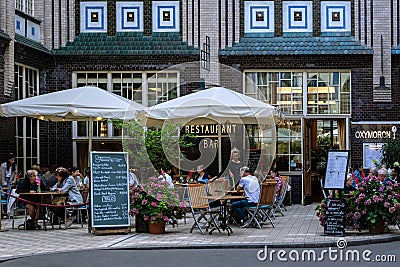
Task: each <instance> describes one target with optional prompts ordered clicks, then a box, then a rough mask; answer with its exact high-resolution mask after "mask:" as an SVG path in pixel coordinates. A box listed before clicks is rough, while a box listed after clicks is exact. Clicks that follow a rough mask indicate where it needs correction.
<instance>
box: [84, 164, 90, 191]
mask: <svg viewBox="0 0 400 267" xmlns="http://www.w3.org/2000/svg"><path fill="white" fill-rule="evenodd" d="M83 186H84V187H90V168H87V169H86V171H85V179H83Z"/></svg>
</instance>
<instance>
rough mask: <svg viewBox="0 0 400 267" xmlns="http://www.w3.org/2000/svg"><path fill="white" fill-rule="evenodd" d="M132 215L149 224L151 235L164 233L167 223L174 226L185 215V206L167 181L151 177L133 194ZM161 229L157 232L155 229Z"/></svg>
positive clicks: (134, 190)
mask: <svg viewBox="0 0 400 267" xmlns="http://www.w3.org/2000/svg"><path fill="white" fill-rule="evenodd" d="M131 196H132V202H131V214H132V215H135V216H136V218H140V217H141V218H143V220H144V221H145V222H148V223H149V232H150V233H155V234H158V233H164V231H165V223H171V224H172V225H174V224H175V223H176V220H177V219H181V218H182V217H183V215H184V214H185V211H186V209H185V204H184V203H183V202H180V201H179V198H178V195H177V194H176V193H175V190H174V188H170V187H169V185H168V183H167V182H165V181H159V180H158V178H155V177H150V178H148V179H147V181H145V182H144V183H142V184H140V185H139V186H137V187H134V188H133V189H132V192H131ZM156 227H159V229H158V230H156V229H154V230H156V232H152V229H153V228H156Z"/></svg>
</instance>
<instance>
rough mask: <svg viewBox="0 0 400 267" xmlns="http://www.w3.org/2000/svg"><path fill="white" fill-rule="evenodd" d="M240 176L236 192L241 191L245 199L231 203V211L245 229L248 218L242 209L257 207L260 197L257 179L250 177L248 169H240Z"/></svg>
mask: <svg viewBox="0 0 400 267" xmlns="http://www.w3.org/2000/svg"><path fill="white" fill-rule="evenodd" d="M240 174H241V176H242V178H241V179H240V181H239V185H238V186H237V188H236V190H237V191H240V190H242V189H243V190H244V193H245V195H246V199H243V200H240V201H236V202H234V203H232V209H233V212H234V213H235V214H237V215H238V216H239V217H240V218H241V219H242V221H243V222H242V226H243V227H247V225H248V224H249V218H248V216H247V214H246V210H245V209H244V208H245V207H251V206H256V205H257V203H258V198H259V197H260V185H259V184H258V179H257V177H255V176H252V175H250V169H249V167H242V168H240Z"/></svg>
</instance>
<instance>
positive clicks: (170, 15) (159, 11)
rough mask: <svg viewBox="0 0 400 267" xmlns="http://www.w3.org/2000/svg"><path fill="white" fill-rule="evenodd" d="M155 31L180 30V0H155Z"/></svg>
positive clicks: (153, 9)
mask: <svg viewBox="0 0 400 267" xmlns="http://www.w3.org/2000/svg"><path fill="white" fill-rule="evenodd" d="M152 12H153V15H152V18H153V32H179V1H153V6H152Z"/></svg>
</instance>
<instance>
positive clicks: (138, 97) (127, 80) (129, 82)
mask: <svg viewBox="0 0 400 267" xmlns="http://www.w3.org/2000/svg"><path fill="white" fill-rule="evenodd" d="M112 92H113V93H114V94H117V95H120V96H123V97H125V98H128V99H130V100H133V101H135V102H137V103H142V97H143V96H142V92H143V90H142V73H129V72H127V73H113V74H112Z"/></svg>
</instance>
